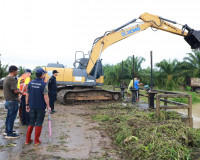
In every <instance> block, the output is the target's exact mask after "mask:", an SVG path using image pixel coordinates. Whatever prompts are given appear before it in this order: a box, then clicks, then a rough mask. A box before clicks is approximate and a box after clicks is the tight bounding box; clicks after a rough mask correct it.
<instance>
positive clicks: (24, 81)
mask: <svg viewBox="0 0 200 160" xmlns="http://www.w3.org/2000/svg"><path fill="white" fill-rule="evenodd" d="M31 74H32V73H31V70H30V69H26V70H25V73H24V74H23V75H22V76H21V77H20V78H19V79H18V88H19V90H20V91H21V92H22V97H21V104H20V107H21V115H20V116H21V122H22V125H28V124H29V121H30V118H29V114H28V112H26V90H27V86H28V84H29V82H30V81H31V78H30V77H31Z"/></svg>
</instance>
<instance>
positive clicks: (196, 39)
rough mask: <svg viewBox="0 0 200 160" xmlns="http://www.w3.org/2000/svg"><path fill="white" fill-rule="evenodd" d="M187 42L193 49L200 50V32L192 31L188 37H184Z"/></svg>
mask: <svg viewBox="0 0 200 160" xmlns="http://www.w3.org/2000/svg"><path fill="white" fill-rule="evenodd" d="M184 39H185V40H186V42H187V43H188V44H189V45H190V46H191V48H192V49H198V48H200V31H196V30H190V31H189V32H188V35H187V36H185V37H184Z"/></svg>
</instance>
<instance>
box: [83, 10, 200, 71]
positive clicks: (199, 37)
mask: <svg viewBox="0 0 200 160" xmlns="http://www.w3.org/2000/svg"><path fill="white" fill-rule="evenodd" d="M139 18H140V19H141V20H142V21H143V22H141V24H139V25H138V24H137V25H134V26H132V27H129V28H125V27H126V26H128V25H130V24H131V23H134V22H135V21H136V20H137V19H133V20H132V21H130V22H128V23H126V24H125V25H123V26H121V27H119V28H117V29H114V30H113V31H110V32H108V33H106V34H105V35H103V36H102V37H99V38H97V39H96V40H95V42H94V44H93V47H92V50H91V54H90V58H89V62H88V65H87V67H86V71H87V74H88V75H91V73H92V71H93V69H94V66H95V64H96V62H97V60H98V59H100V56H101V53H102V52H103V51H104V50H105V49H106V48H107V47H108V46H110V45H112V44H114V43H116V42H118V41H120V40H122V39H125V38H127V37H130V36H132V35H134V34H136V33H138V32H141V31H143V30H146V29H147V28H149V27H152V28H156V29H159V30H163V31H166V32H170V33H173V34H176V35H179V36H183V37H184V39H185V40H186V42H187V43H188V44H189V45H190V46H191V48H192V49H197V48H199V47H200V31H196V30H193V29H191V28H190V27H189V26H188V25H182V28H181V29H179V28H178V27H176V26H174V25H172V24H171V23H173V24H178V23H176V22H175V21H171V20H168V19H165V18H162V17H159V16H156V15H151V14H149V13H144V14H142V15H141V16H140V17H139ZM168 22H169V23H168ZM186 30H187V31H186Z"/></svg>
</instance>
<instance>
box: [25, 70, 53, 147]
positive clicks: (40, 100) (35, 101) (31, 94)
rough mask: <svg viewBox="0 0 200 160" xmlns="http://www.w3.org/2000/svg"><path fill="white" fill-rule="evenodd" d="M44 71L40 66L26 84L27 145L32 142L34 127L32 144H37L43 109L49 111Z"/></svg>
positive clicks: (42, 119) (43, 115)
mask: <svg viewBox="0 0 200 160" xmlns="http://www.w3.org/2000/svg"><path fill="white" fill-rule="evenodd" d="M44 75H45V71H44V70H43V69H42V68H39V69H37V70H36V79H35V80H33V81H31V82H30V83H29V84H28V87H27V91H26V111H27V112H29V116H30V123H29V126H28V130H27V134H26V142H25V144H26V145H28V144H30V143H32V141H33V140H32V139H31V134H32V131H33V128H34V127H35V141H34V145H39V144H40V143H41V141H40V140H39V138H40V134H41V131H42V124H43V122H44V117H45V109H46V108H47V110H48V112H50V111H51V108H50V106H49V97H48V86H47V83H45V82H44V81H43V78H44Z"/></svg>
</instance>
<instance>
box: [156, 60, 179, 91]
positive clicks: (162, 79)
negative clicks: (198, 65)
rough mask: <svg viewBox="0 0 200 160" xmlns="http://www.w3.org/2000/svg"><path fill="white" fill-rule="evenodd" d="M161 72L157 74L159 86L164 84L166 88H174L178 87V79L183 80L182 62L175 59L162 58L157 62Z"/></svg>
mask: <svg viewBox="0 0 200 160" xmlns="http://www.w3.org/2000/svg"><path fill="white" fill-rule="evenodd" d="M156 67H158V69H159V72H158V75H157V84H158V86H159V87H162V86H164V87H165V89H169V90H172V89H174V88H177V87H178V81H181V79H180V77H179V75H180V72H179V71H180V62H178V61H177V59H174V60H172V61H171V60H169V61H167V60H162V61H161V62H160V63H157V64H156Z"/></svg>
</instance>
